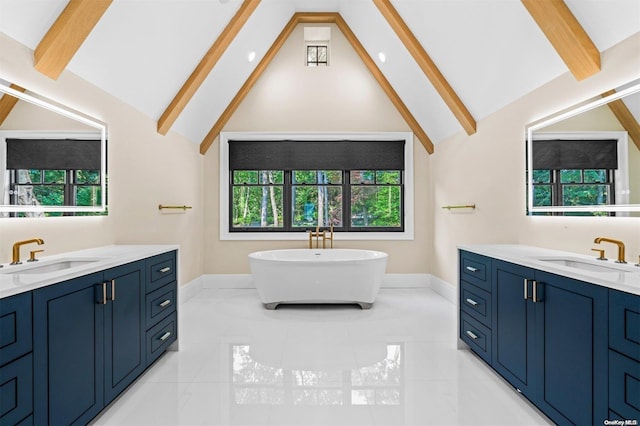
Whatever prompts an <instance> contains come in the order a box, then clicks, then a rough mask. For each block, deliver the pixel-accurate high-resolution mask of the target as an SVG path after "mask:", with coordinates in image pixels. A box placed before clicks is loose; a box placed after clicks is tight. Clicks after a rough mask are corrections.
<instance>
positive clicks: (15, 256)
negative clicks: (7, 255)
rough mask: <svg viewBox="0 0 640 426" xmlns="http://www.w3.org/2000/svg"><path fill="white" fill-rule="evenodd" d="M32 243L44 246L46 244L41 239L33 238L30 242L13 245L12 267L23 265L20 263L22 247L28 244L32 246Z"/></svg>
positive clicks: (19, 242) (25, 241)
mask: <svg viewBox="0 0 640 426" xmlns="http://www.w3.org/2000/svg"><path fill="white" fill-rule="evenodd" d="M31 243H37V244H38V245H42V244H44V241H43V240H42V239H41V238H32V239H30V240H24V241H18V242H17V243H15V244H14V245H13V257H12V260H11V264H12V265H19V264H21V263H22V262H20V247H22V246H24V245H26V244H31Z"/></svg>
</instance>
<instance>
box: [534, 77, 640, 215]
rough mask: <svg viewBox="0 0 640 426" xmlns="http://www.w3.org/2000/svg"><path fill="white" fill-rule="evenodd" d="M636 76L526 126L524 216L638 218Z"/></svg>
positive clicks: (639, 87)
mask: <svg viewBox="0 0 640 426" xmlns="http://www.w3.org/2000/svg"><path fill="white" fill-rule="evenodd" d="M638 122H640V79H638V80H634V81H632V82H630V83H628V84H625V85H623V86H620V87H617V88H615V89H614V90H611V91H608V92H606V93H604V94H602V95H601V96H598V97H596V98H592V99H589V100H587V101H586V102H584V103H582V104H581V105H577V106H575V107H572V108H570V109H568V110H565V111H562V112H560V113H557V114H554V115H552V116H550V117H547V118H544V119H542V120H539V121H538V122H536V123H534V124H532V125H530V126H528V127H527V214H529V215H549V216H551V215H562V216H639V217H640V125H639V124H638Z"/></svg>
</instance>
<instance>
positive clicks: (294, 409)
mask: <svg viewBox="0 0 640 426" xmlns="http://www.w3.org/2000/svg"><path fill="white" fill-rule="evenodd" d="M455 315H456V312H455V306H454V305H452V304H451V303H449V302H448V301H446V300H445V299H443V298H442V297H441V296H439V295H437V294H436V293H434V292H432V291H431V290H426V289H382V290H381V291H380V294H379V296H378V299H377V301H376V303H375V305H374V308H373V309H371V310H369V311H362V310H360V309H359V308H358V307H354V306H339V305H336V306H333V307H331V306H323V307H319V306H304V307H295V306H284V307H281V308H279V309H278V310H276V311H267V310H265V309H263V308H262V306H261V304H260V302H259V300H258V295H257V293H256V292H255V290H203V291H202V292H201V293H200V294H198V295H197V296H196V297H194V298H193V299H191V300H189V301H188V302H187V303H185V304H183V305H182V306H180V317H179V318H180V347H181V350H180V351H178V352H168V353H167V354H166V355H164V356H163V357H162V358H161V359H160V360H159V361H158V362H157V363H156V364H155V365H154V366H153V367H152V368H151V369H150V370H149V371H148V372H147V373H145V374H144V375H143V376H142V377H141V378H140V379H139V380H138V381H137V382H136V383H135V384H134V385H133V386H132V387H131V388H130V389H128V390H127V391H126V393H125V394H124V395H123V396H122V397H120V398H119V399H118V400H117V401H116V402H115V403H113V404H112V405H111V407H109V409H108V410H106V411H105V412H104V413H103V414H102V415H101V416H100V417H99V418H98V419H96V421H95V424H97V425H132V426H133V425H136V426H138V425H154V426H156V425H277V426H286V425H295V426H303V425H326V426H339V425H354V426H355V425H376V426H377V425H388V426H392V425H393V426H396V425H398V426H400V425H405V426H414V425H415V426H418V425H510V426H511V425H547V424H551V423H550V421H549V420H548V419H546V418H545V417H544V416H542V415H541V414H539V413H538V412H537V411H536V410H535V409H533V408H532V407H531V406H530V405H529V404H528V403H527V402H526V401H524V400H523V398H522V397H521V396H520V395H518V394H517V393H516V392H515V391H514V390H513V388H511V387H510V386H509V385H508V384H506V383H505V382H504V381H503V380H502V379H500V378H499V377H498V376H496V374H494V373H493V372H492V371H491V370H489V368H488V367H487V366H486V365H485V364H483V362H482V361H481V360H480V359H479V358H477V357H476V356H474V355H472V354H471V353H469V352H468V351H466V350H458V349H456V321H455Z"/></svg>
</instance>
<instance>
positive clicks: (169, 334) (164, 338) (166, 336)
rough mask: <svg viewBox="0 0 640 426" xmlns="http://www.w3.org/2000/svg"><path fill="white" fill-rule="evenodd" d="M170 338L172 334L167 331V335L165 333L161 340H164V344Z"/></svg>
mask: <svg viewBox="0 0 640 426" xmlns="http://www.w3.org/2000/svg"><path fill="white" fill-rule="evenodd" d="M169 337H171V332H170V331H167V332H166V333H164V334H163V335H162V336H160V340H162V341H163V342H164V341H165V340H167V339H168V338H169Z"/></svg>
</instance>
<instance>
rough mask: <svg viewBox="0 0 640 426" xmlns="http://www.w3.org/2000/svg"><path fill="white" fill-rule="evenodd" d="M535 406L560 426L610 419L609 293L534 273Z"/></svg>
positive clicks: (564, 279) (571, 280) (593, 287)
mask: <svg viewBox="0 0 640 426" xmlns="http://www.w3.org/2000/svg"><path fill="white" fill-rule="evenodd" d="M535 278H536V281H537V287H538V288H537V295H538V302H537V303H533V302H532V303H533V305H534V306H535V316H536V329H535V330H536V332H535V333H536V334H535V347H536V349H537V350H538V353H537V354H536V356H535V357H534V358H532V361H533V362H535V363H536V365H535V367H534V369H535V370H536V371H540V372H542V373H543V374H544V376H543V380H542V383H541V386H540V389H537V395H536V397H535V401H534V402H535V403H536V405H538V407H539V408H540V409H542V411H544V412H545V413H547V415H548V416H549V417H551V418H552V419H553V420H554V421H555V422H556V423H559V424H567V423H572V424H585V425H587V424H603V421H604V420H605V419H607V418H608V404H607V398H608V390H607V389H608V377H607V364H608V347H607V346H608V345H607V332H608V331H607V320H608V319H607V308H608V301H607V293H608V292H607V289H606V288H604V287H599V286H595V285H591V284H588V283H584V282H580V281H576V280H573V279H570V278H565V277H560V276H557V275H553V274H549V273H546V272H541V271H536V275H535Z"/></svg>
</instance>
